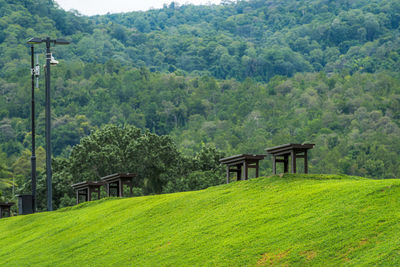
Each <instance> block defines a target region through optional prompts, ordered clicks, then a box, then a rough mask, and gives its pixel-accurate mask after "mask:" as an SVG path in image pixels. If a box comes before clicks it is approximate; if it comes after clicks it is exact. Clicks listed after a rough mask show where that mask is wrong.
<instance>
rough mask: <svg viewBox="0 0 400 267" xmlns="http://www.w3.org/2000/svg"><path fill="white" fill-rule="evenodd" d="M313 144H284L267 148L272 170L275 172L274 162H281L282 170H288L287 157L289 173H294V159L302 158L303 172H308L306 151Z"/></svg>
mask: <svg viewBox="0 0 400 267" xmlns="http://www.w3.org/2000/svg"><path fill="white" fill-rule="evenodd" d="M314 146H315V144H285V145H280V146H274V147H270V148H267V149H266V151H267V153H268V154H271V155H272V172H273V174H276V163H277V162H280V163H283V172H284V173H287V172H289V157H290V158H291V160H290V166H291V168H290V169H291V173H296V159H298V158H303V159H304V173H308V155H307V151H308V150H309V149H312V148H313V147H314Z"/></svg>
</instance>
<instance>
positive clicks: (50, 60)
mask: <svg viewBox="0 0 400 267" xmlns="http://www.w3.org/2000/svg"><path fill="white" fill-rule="evenodd" d="M40 43H46V75H45V77H46V107H45V117H46V119H45V120H46V131H45V135H46V178H47V179H46V181H47V210H48V211H52V210H53V203H52V199H53V189H52V171H51V113H50V65H55V64H57V63H58V62H57V61H56V60H54V58H52V56H51V52H50V44H51V43H53V44H54V45H57V44H58V45H67V44H69V42H68V41H66V40H64V39H50V37H47V38H45V39H41V38H31V39H30V40H29V41H28V44H32V45H33V44H40ZM35 187H36V185H35ZM32 190H33V189H32Z"/></svg>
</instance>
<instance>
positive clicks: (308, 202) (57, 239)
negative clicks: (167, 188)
mask: <svg viewBox="0 0 400 267" xmlns="http://www.w3.org/2000/svg"><path fill="white" fill-rule="evenodd" d="M399 199H400V181H399V180H391V179H390V180H370V179H365V178H359V177H349V176H338V175H285V176H283V177H279V176H273V177H265V178H259V179H251V180H248V181H241V182H234V183H231V184H228V185H221V186H216V187H210V188H208V189H206V190H201V191H192V192H184V193H174V194H165V195H155V196H145V197H134V198H125V199H115V198H111V199H103V200H100V201H95V202H91V203H88V202H87V203H84V204H80V205H78V206H74V207H70V208H64V209H61V210H59V211H56V212H44V213H38V214H35V215H27V216H18V217H14V218H7V219H2V220H1V221H0V246H1V248H2V249H1V251H0V262H2V264H3V265H7V266H21V265H40V266H50V265H51V266H54V265H64V266H65V265H80V266H82V265H84V266H89V265H91V266H93V265H105V264H106V265H136V266H137V265H142V266H143V265H146V266H171V265H173V266H182V265H186V266H188V265H190V266H193V265H195V266H209V265H218V266H256V265H257V266H264V265H265V266H269V265H274V264H294V265H313V266H321V265H324V266H338V265H341V264H342V265H350V266H351V265H363V266H365V265H379V266H396V265H399V264H400V234H399V233H400V225H399V224H398V221H399V219H400V201H399Z"/></svg>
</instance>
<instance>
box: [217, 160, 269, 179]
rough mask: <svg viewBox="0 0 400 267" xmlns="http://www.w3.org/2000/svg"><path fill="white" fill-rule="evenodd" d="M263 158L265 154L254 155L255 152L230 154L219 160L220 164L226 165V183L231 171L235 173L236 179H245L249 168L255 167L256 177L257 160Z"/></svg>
mask: <svg viewBox="0 0 400 267" xmlns="http://www.w3.org/2000/svg"><path fill="white" fill-rule="evenodd" d="M264 158H265V155H255V154H239V155H235V156H230V157H227V158H222V159H220V160H219V162H221V163H222V164H225V165H226V183H227V184H228V183H229V177H230V173H231V172H235V173H236V177H237V178H236V179H237V180H238V181H239V180H242V174H243V179H244V180H247V179H249V168H254V169H256V177H258V175H259V164H258V162H259V161H260V160H262V159H264Z"/></svg>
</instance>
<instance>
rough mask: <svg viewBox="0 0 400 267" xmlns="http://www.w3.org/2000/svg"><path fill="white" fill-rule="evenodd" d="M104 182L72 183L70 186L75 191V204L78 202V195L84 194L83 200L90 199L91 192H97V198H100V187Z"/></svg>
mask: <svg viewBox="0 0 400 267" xmlns="http://www.w3.org/2000/svg"><path fill="white" fill-rule="evenodd" d="M104 184H105V183H104V182H98V181H97V182H92V181H85V182H80V183H77V184H73V185H72V187H73V188H74V189H75V191H76V204H79V203H80V197H81V196H84V197H85V201H92V193H97V199H100V188H101V187H102V186H103V185H104Z"/></svg>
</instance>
